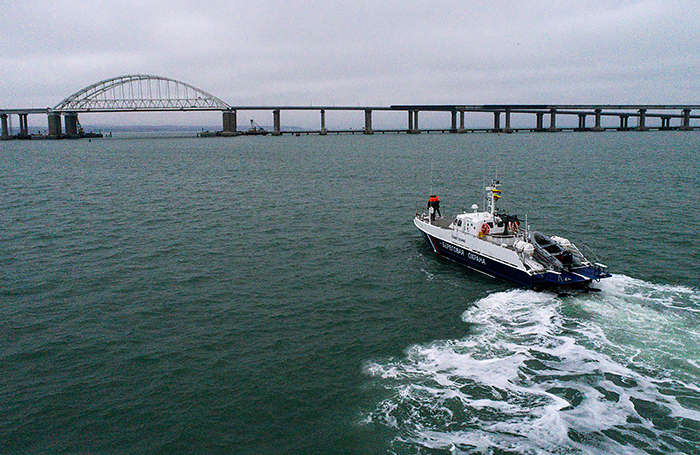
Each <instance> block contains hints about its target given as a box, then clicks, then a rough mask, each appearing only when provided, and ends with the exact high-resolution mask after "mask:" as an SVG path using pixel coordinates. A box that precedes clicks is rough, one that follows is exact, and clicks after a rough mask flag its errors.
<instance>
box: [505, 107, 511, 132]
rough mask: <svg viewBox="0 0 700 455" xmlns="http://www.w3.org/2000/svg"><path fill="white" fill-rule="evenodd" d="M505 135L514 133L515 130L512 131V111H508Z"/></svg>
mask: <svg viewBox="0 0 700 455" xmlns="http://www.w3.org/2000/svg"><path fill="white" fill-rule="evenodd" d="M503 131H504V132H505V133H512V132H513V130H512V129H510V109H506V128H505V130H503Z"/></svg>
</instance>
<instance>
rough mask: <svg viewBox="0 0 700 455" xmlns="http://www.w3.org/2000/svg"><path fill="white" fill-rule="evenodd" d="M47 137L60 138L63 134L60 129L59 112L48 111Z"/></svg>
mask: <svg viewBox="0 0 700 455" xmlns="http://www.w3.org/2000/svg"><path fill="white" fill-rule="evenodd" d="M48 122H49V138H51V139H60V138H61V136H62V135H63V132H62V131H61V114H60V113H59V112H49V119H48Z"/></svg>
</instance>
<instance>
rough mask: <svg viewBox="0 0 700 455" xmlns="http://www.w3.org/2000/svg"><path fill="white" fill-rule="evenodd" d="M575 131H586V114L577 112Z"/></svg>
mask: <svg viewBox="0 0 700 455" xmlns="http://www.w3.org/2000/svg"><path fill="white" fill-rule="evenodd" d="M576 130H577V131H587V130H588V129H587V128H586V114H578V128H576Z"/></svg>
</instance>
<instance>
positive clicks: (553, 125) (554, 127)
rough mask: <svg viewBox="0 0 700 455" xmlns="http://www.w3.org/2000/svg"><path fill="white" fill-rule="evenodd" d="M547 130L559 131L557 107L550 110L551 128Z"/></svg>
mask: <svg viewBox="0 0 700 455" xmlns="http://www.w3.org/2000/svg"><path fill="white" fill-rule="evenodd" d="M547 131H551V132H557V131H559V130H558V129H557V110H556V109H550V110H549V129H547Z"/></svg>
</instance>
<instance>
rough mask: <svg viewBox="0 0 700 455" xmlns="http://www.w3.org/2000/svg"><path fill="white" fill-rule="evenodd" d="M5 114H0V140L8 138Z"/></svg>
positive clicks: (8, 132)
mask: <svg viewBox="0 0 700 455" xmlns="http://www.w3.org/2000/svg"><path fill="white" fill-rule="evenodd" d="M7 117H8V115H7V114H0V123H1V124H2V136H0V139H2V140H7V139H9V138H10V129H9V128H8V126H7Z"/></svg>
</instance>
